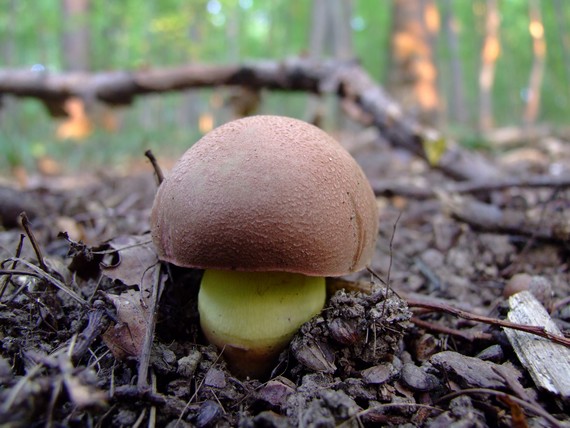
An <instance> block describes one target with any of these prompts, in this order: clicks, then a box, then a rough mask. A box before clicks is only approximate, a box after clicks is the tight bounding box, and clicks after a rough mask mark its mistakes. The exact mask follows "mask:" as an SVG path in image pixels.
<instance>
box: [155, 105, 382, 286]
mask: <svg viewBox="0 0 570 428" xmlns="http://www.w3.org/2000/svg"><path fill="white" fill-rule="evenodd" d="M151 229H152V237H153V240H154V242H155V244H156V246H157V247H158V250H159V255H160V258H161V259H162V260H165V261H168V262H170V263H173V264H175V265H178V266H182V267H195V268H202V269H226V270H229V269H235V270H241V271H282V272H293V273H301V274H305V275H312V276H338V275H345V274H348V273H350V272H355V271H358V270H360V269H362V268H364V267H365V266H366V265H367V264H368V263H369V262H370V259H371V258H372V255H373V253H374V244H375V240H376V235H377V232H378V209H377V205H376V199H375V196H374V193H373V192H372V189H371V187H370V184H369V183H368V180H367V179H366V177H365V176H364V173H363V172H362V170H361V168H360V167H359V166H358V164H357V163H356V161H355V160H354V159H353V158H352V157H351V156H350V154H349V153H348V152H347V151H346V150H345V149H344V148H343V147H342V146H341V145H340V144H339V143H338V142H336V141H335V140H334V139H333V138H331V137H330V136H329V135H328V134H326V133H325V132H323V131H322V130H320V129H319V128H317V127H315V126H313V125H310V124H308V123H305V122H302V121H300V120H297V119H291V118H287V117H280V116H253V117H247V118H244V119H239V120H236V121H233V122H229V123H227V124H225V125H223V126H220V127H219V128H216V129H214V130H213V131H211V132H210V133H209V134H207V135H205V136H204V137H203V138H202V139H201V140H200V141H198V142H197V143H196V144H195V145H194V146H192V147H191V148H190V149H188V150H187V151H186V153H184V155H183V156H182V158H181V159H180V160H179V161H178V163H177V164H176V165H175V166H174V168H173V170H172V172H171V174H170V175H169V176H168V177H167V178H166V180H165V181H164V182H163V183H162V184H161V186H160V188H159V190H158V193H157V195H156V198H155V201H154V205H153V208H152V215H151Z"/></svg>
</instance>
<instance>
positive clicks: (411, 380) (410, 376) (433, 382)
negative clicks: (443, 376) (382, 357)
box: [402, 363, 439, 391]
mask: <svg viewBox="0 0 570 428" xmlns="http://www.w3.org/2000/svg"><path fill="white" fill-rule="evenodd" d="M402 380H403V381H404V383H405V384H406V385H407V386H409V387H410V388H411V389H413V390H414V391H431V390H432V389H435V388H437V387H438V386H439V381H438V379H437V378H436V377H435V376H434V375H432V374H429V373H426V372H424V371H423V370H422V369H421V368H420V367H418V366H416V365H415V364H412V363H407V364H404V367H403V368H402Z"/></svg>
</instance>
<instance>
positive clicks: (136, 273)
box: [102, 234, 160, 303]
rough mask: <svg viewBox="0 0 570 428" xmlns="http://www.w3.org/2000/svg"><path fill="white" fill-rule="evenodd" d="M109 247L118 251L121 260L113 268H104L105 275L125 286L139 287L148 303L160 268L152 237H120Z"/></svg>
mask: <svg viewBox="0 0 570 428" xmlns="http://www.w3.org/2000/svg"><path fill="white" fill-rule="evenodd" d="M107 245H108V246H109V248H110V249H112V250H116V251H117V255H118V257H119V259H118V262H117V263H113V266H103V267H102V272H103V275H105V276H106V277H108V278H111V279H114V280H119V281H121V282H122V283H123V284H125V285H138V286H139V287H140V290H141V295H142V298H143V300H144V301H145V303H146V301H147V299H148V297H149V296H150V293H151V291H152V286H153V281H154V277H155V271H156V269H158V268H159V267H160V265H159V262H158V255H157V254H156V250H155V248H154V245H153V244H152V241H151V238H150V235H148V234H147V235H142V236H120V237H118V238H115V239H113V240H111V241H109V242H108V243H107Z"/></svg>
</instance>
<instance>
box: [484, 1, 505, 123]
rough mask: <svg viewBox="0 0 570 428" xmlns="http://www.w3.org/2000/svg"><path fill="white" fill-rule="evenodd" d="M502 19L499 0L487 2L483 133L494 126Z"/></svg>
mask: <svg viewBox="0 0 570 428" xmlns="http://www.w3.org/2000/svg"><path fill="white" fill-rule="evenodd" d="M500 19H501V18H500V16H499V7H498V5H497V0H487V3H486V12H485V39H484V41H483V48H482V49H481V70H480V72H479V130H481V131H483V132H485V131H489V130H490V129H491V128H492V127H493V124H494V119H493V94H492V89H493V83H494V81H495V65H496V62H497V59H498V58H499V55H500V54H501V43H500V40H499V26H500Z"/></svg>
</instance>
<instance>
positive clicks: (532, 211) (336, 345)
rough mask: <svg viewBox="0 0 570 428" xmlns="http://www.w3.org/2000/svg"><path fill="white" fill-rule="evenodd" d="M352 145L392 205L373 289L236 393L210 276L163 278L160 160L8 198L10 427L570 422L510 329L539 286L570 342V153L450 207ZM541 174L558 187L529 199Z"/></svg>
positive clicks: (549, 154) (364, 138)
mask: <svg viewBox="0 0 570 428" xmlns="http://www.w3.org/2000/svg"><path fill="white" fill-rule="evenodd" d="M353 141H355V142H353V144H351V145H350V147H348V148H349V149H350V151H351V152H352V153H353V155H354V156H355V158H356V159H357V160H358V161H359V162H360V163H361V165H362V166H363V168H364V170H365V172H366V173H367V175H368V176H369V178H370V180H371V182H372V184H373V186H374V187H375V188H376V190H377V191H378V194H379V198H378V203H379V206H380V214H381V220H380V221H381V223H380V224H381V226H380V237H379V240H378V244H377V251H376V256H375V258H374V260H373V262H372V265H371V270H372V271H373V272H375V273H376V274H377V276H375V275H372V274H370V273H368V272H365V273H361V274H360V275H354V276H353V277H350V278H345V282H341V281H338V280H337V281H332V280H331V281H330V284H329V292H330V293H329V294H330V296H329V301H328V303H327V307H326V309H325V310H324V311H323V313H322V314H321V315H319V316H318V317H316V318H315V319H313V320H312V321H311V322H310V323H308V324H306V325H305V326H304V327H303V328H302V329H301V331H300V332H299V333H298V334H297V336H296V337H295V339H294V340H293V343H292V345H291V347H290V348H289V349H287V350H286V351H285V352H284V353H283V354H282V355H281V358H280V363H279V365H278V366H277V367H276V370H275V371H274V373H273V376H272V377H271V379H269V380H267V379H265V380H249V379H248V380H243V379H237V378H236V377H234V376H233V375H232V374H231V373H230V372H228V370H227V369H226V366H225V363H224V360H223V358H222V357H221V356H220V354H219V352H218V351H217V350H216V349H215V348H213V347H211V346H208V345H207V343H206V342H205V340H204V338H203V337H202V335H201V333H200V331H199V325H198V315H197V310H196V296H197V288H198V284H199V279H200V272H198V271H193V270H187V269H186V270H185V269H179V268H176V267H173V266H169V267H167V266H162V268H161V267H160V266H161V265H160V264H159V263H158V259H157V256H156V253H155V251H154V247H153V245H152V243H151V240H150V235H149V233H148V227H149V226H148V224H149V223H148V221H149V214H150V208H151V206H152V201H153V197H154V193H155V191H156V183H155V180H154V177H153V171H152V168H151V166H150V164H149V165H148V170H147V171H146V172H142V173H140V172H139V173H136V174H134V173H130V174H122V175H119V174H109V173H100V174H96V175H93V176H87V175H76V176H73V177H51V178H45V177H44V178H41V179H40V180H36V181H34V180H31V182H30V184H29V186H28V187H27V188H26V189H24V190H20V189H17V188H15V187H14V186H10V185H4V186H1V187H0V200H1V201H2V207H1V211H0V213H1V217H2V223H3V225H4V229H3V230H1V231H0V259H1V260H2V264H1V266H0V273H1V276H0V426H2V427H28V426H34V427H35V426H45V427H52V426H53V427H56V426H57V427H60V426H78V427H79V426H81V427H84V426H93V427H103V426H168V427H175V426H179V427H185V426H198V427H208V426H238V425H239V426H243V427H254V426H263V427H288V426H320V427H328V426H331V427H333V426H345V427H352V426H354V427H360V426H378V425H390V426H406V427H411V426H423V427H448V426H456V427H486V426H491V427H494V426H504V427H507V426H513V427H525V426H565V425H564V424H568V423H570V417H569V415H568V413H569V412H568V411H569V409H570V403H569V398H570V397H569V395H568V390H566V391H565V392H564V391H563V392H561V393H558V394H557V393H555V392H551V391H547V390H545V389H544V387H539V386H537V385H536V379H535V376H534V375H535V373H534V374H533V373H532V370H536V368H534V369H531V368H529V367H528V366H527V365H523V364H521V362H520V360H519V357H518V354H517V353H516V352H515V351H514V349H513V345H512V342H511V341H512V338H511V337H510V336H509V335H507V334H506V333H505V331H506V330H507V329H505V328H503V327H501V326H500V325H499V324H500V323H499V322H498V320H505V319H506V317H507V312H508V311H509V309H512V308H511V306H513V305H514V303H513V301H512V300H509V296H510V295H516V293H517V292H519V291H521V290H529V291H530V293H532V295H533V296H535V297H536V299H537V300H538V301H539V302H540V304H541V305H542V306H543V307H544V308H546V311H545V314H546V315H545V316H546V317H548V316H550V317H551V318H552V320H554V322H555V324H556V325H557V326H558V328H559V329H560V330H561V331H562V332H563V333H566V334H568V333H569V332H570V300H569V298H568V296H570V281H569V279H570V278H569V276H570V274H569V269H568V256H569V254H570V249H569V247H568V236H569V235H570V233H569V232H570V226H569V223H568V222H569V220H568V219H569V218H570V216H569V215H568V212H569V210H570V197H569V196H570V194H569V193H570V192H569V190H567V187H568V184H566V185H560V184H556V178H557V177H564V176H565V177H567V176H568V174H569V173H570V147H569V145H568V144H567V143H564V142H562V141H560V140H557V139H556V138H545V139H542V140H541V141H537V142H534V143H533V144H532V145H530V146H529V145H527V146H525V147H524V148H516V147H513V148H512V149H510V150H507V151H505V153H504V154H503V155H500V156H499V155H496V156H495V157H494V159H493V162H496V163H497V164H498V165H500V168H501V170H502V171H504V174H505V177H508V178H510V179H512V180H514V182H513V183H511V184H510V185H509V186H505V187H503V188H500V189H495V190H492V189H490V188H488V187H485V186H483V187H482V188H480V189H479V190H476V191H473V190H471V191H466V192H461V193H459V192H455V193H451V192H450V191H449V187H447V186H448V185H449V184H451V185H454V183H453V181H452V180H450V179H449V178H447V177H445V176H444V175H443V174H442V173H440V172H438V171H436V170H433V169H430V168H429V167H428V166H427V165H426V164H425V163H424V162H422V161H420V160H418V159H415V158H414V157H413V156H411V155H409V154H408V153H406V152H403V151H400V150H395V149H392V148H390V147H389V146H388V145H387V144H385V143H383V142H382V141H381V140H380V139H379V137H378V136H377V135H376V134H375V133H368V131H366V132H365V133H363V134H361V135H360V136H359V138H356V139H354V140H353ZM155 155H156V156H157V157H158V158H159V159H160V153H155ZM535 175H540V176H547V177H550V178H552V179H553V180H552V182H548V183H545V184H544V185H543V186H541V187H534V186H526V185H524V180H525V179H527V178H528V177H529V176H535ZM517 179H520V180H521V182H520V183H518V184H517V182H516V180H517ZM487 184H488V183H487ZM386 189H391V190H386ZM394 189H396V190H394ZM418 189H419V190H418ZM21 211H26V213H27V218H28V219H29V223H28V222H27V221H26V220H25V219H24V225H25V226H26V228H22V227H21V225H20V224H19V223H21V222H22V219H21V218H19V213H20V212H21ZM485 213H486V214H485ZM490 213H491V214H490ZM517 213H518V215H519V216H523V217H522V218H523V219H522V220H520V217H517V218H518V219H519V221H518V222H513V221H507V222H506V223H505V221H506V220H505V219H508V218H510V217H509V216H512V215H515V214H517ZM468 214H470V215H468ZM543 226H545V227H543ZM546 226H547V227H546ZM61 232H65V233H61ZM32 243H34V245H35V247H36V248H34V245H32ZM387 283H388V284H389V287H387V286H386V284H387ZM341 287H344V288H345V289H339V288H341ZM522 294H524V293H522ZM153 314H156V316H155V317H154V316H153ZM154 321H156V322H154ZM154 325H156V327H155V328H154ZM511 331H512V330H511ZM153 333H154V334H153ZM533 338H534V339H533V340H534V341H535V342H536V341H539V342H540V344H553V343H552V338H550V339H549V338H539V336H533ZM554 346H556V347H557V348H556V347H555V348H554V351H553V352H551V353H550V354H549V355H548V358H547V361H546V365H547V366H548V365H551V366H553V367H567V363H568V362H567V361H560V360H559V359H560V358H563V357H562V356H563V355H564V352H565V351H567V346H568V344H567V343H566V347H565V345H564V344H557V345H554ZM147 349H150V350H151V351H150V353H149V352H146V350H147ZM565 364H566V366H565ZM547 368H548V367H547ZM559 375H560V377H561V378H564V375H566V376H567V377H568V379H570V373H568V372H566V373H565V372H564V371H562V372H561V373H560V374H559Z"/></svg>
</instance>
